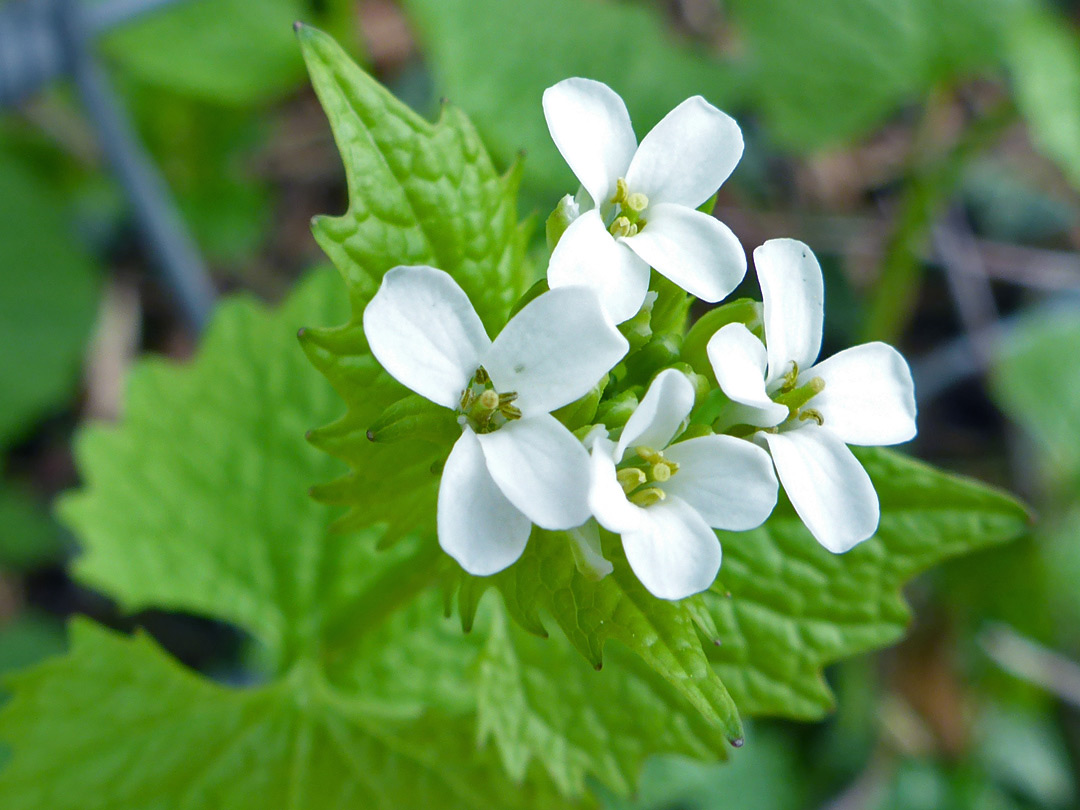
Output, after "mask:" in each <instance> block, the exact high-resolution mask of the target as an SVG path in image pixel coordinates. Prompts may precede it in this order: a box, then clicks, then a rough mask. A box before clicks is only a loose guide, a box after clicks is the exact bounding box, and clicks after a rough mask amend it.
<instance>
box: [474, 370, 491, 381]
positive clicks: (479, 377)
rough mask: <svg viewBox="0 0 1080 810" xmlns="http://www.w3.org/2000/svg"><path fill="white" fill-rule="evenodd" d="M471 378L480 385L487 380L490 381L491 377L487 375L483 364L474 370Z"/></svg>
mask: <svg viewBox="0 0 1080 810" xmlns="http://www.w3.org/2000/svg"><path fill="white" fill-rule="evenodd" d="M473 380H475V381H476V382H478V383H479V384H480V385H486V384H487V383H488V382H490V381H491V377H489V376H488V373H487V369H486V368H484V367H483V366H480V368H478V369H477V370H476V374H474V375H473Z"/></svg>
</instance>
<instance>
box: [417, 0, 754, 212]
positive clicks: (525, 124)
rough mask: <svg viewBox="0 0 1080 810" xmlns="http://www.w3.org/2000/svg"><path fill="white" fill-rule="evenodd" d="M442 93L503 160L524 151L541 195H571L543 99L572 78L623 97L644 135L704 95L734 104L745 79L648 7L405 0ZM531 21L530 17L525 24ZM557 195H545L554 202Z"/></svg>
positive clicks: (557, 0) (544, 0)
mask: <svg viewBox="0 0 1080 810" xmlns="http://www.w3.org/2000/svg"><path fill="white" fill-rule="evenodd" d="M404 5H405V8H406V10H407V11H408V13H409V16H410V17H411V19H412V20H413V22H414V23H415V25H416V29H417V31H418V33H419V36H420V39H421V40H422V42H423V43H424V45H425V46H426V53H427V54H428V56H429V57H430V59H431V62H432V68H433V70H434V73H435V79H436V82H437V84H438V87H439V92H440V93H442V94H445V95H446V96H448V97H449V98H450V99H451V100H453V101H454V102H455V103H458V104H461V106H462V107H464V108H465V109H466V110H467V111H468V112H469V114H470V115H471V116H473V118H474V119H475V120H477V121H482V122H483V132H484V137H485V140H486V141H487V143H489V144H490V145H491V147H492V148H493V149H494V150H495V152H496V154H497V155H498V156H499V157H500V158H501V159H503V160H508V159H510V158H511V157H513V155H515V154H517V152H518V150H520V149H522V148H524V149H525V151H526V154H527V160H526V161H525V182H526V184H527V186H528V187H529V188H530V189H531V190H534V191H539V192H544V193H550V192H551V191H552V190H556V191H558V190H559V189H561V190H562V193H566V192H570V193H573V191H574V189H576V188H577V181H575V180H574V179H573V176H572V175H571V174H570V171H569V169H567V167H566V164H565V163H564V162H563V160H562V158H561V157H560V156H559V153H558V151H557V150H556V149H555V145H554V144H553V143H552V142H551V138H550V137H549V136H548V132H547V125H546V124H545V123H544V113H543V110H542V109H541V107H540V98H541V96H542V94H543V92H544V89H545V88H547V87H549V86H551V85H553V84H555V83H556V82H558V81H560V80H561V79H565V78H566V77H567V76H585V77H587V78H590V79H597V80H599V81H603V82H606V83H608V84H609V85H611V87H612V88H614V89H615V90H616V91H617V92H619V93H620V94H622V96H623V98H624V99H625V100H626V104H627V106H628V108H629V110H630V114H631V116H632V117H633V119H634V125H635V127H636V128H637V131H638V135H639V136H641V135H644V134H645V133H646V132H647V131H648V130H649V128H650V127H652V125H653V124H655V123H656V122H657V121H659V120H660V119H661V118H662V117H663V116H664V115H666V114H667V112H668V110H670V109H671V108H672V107H674V106H675V105H676V104H678V103H679V102H680V101H682V100H683V99H685V98H687V97H688V96H692V95H697V94H701V95H703V96H705V97H706V98H707V99H709V101H711V102H712V103H714V104H717V105H720V106H722V107H723V106H727V105H728V104H730V102H731V100H732V99H733V98H734V97H735V95H736V94H737V93H738V92H739V89H740V86H741V84H742V82H741V77H740V76H739V75H738V74H737V73H736V71H735V70H733V69H732V68H731V67H728V66H725V65H724V64H722V63H721V62H719V61H718V60H716V59H713V58H710V57H709V56H707V55H705V54H704V53H699V52H697V50H696V49H694V48H691V47H689V46H688V45H687V44H686V43H683V44H682V45H681V46H680V43H679V42H678V41H677V40H675V39H674V38H673V36H672V35H671V34H670V33H669V32H667V31H666V30H665V24H664V20H663V19H662V18H661V16H660V15H659V14H658V13H657V12H656V11H655V10H653V9H650V8H648V7H647V6H646V5H645V4H628V3H614V2H593V1H592V0H406V2H405V4H404ZM523 21H527V22H523ZM554 201H555V200H554V198H552V199H551V200H545V202H546V204H547V205H548V206H550V205H552V204H553V203H554Z"/></svg>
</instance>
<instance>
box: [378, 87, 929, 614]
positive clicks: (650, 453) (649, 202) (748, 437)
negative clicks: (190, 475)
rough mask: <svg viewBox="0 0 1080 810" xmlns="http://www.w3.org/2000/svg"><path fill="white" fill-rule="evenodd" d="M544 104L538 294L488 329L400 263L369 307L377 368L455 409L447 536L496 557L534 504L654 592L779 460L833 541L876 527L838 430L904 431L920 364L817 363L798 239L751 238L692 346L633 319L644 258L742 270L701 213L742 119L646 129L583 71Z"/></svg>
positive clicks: (639, 313) (811, 292)
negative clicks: (747, 283) (552, 167)
mask: <svg viewBox="0 0 1080 810" xmlns="http://www.w3.org/2000/svg"><path fill="white" fill-rule="evenodd" d="M543 106H544V113H545V115H546V117H547V122H548V127H549V129H550V131H551V135H552V138H553V139H554V141H555V144H556V146H557V147H558V149H559V151H560V152H561V153H562V155H563V157H564V158H565V159H566V161H567V163H568V164H569V166H570V168H571V169H572V170H573V171H574V174H575V175H576V176H577V178H578V180H579V181H580V182H581V188H580V189H579V191H578V192H577V194H576V195H574V196H570V195H567V197H565V198H564V199H563V200H562V201H561V202H560V204H559V206H558V207H557V209H556V211H555V212H554V213H553V215H552V217H551V219H549V222H548V235H549V242H551V243H552V253H551V259H550V262H549V265H548V269H547V287H548V289H547V291H545V292H542V293H541V294H539V295H537V296H535V297H534V298H533V299H532V300H530V301H529V302H528V303H527V304H525V306H524V307H522V308H521V310H520V311H519V312H518V313H517V314H516V315H515V316H514V317H513V318H512V319H511V320H510V321H509V323H507V325H506V326H505V327H504V328H503V329H502V331H501V332H500V333H499V334H498V335H497V336H496V337H495V339H494V340H492V339H491V338H490V337H489V336H488V334H487V332H486V331H485V329H484V326H483V324H482V323H481V321H480V318H479V317H478V316H477V314H476V312H475V310H474V309H473V307H472V304H471V303H470V301H469V299H468V297H467V296H466V294H465V292H464V291H463V290H462V289H461V288H460V287H459V286H458V285H457V283H456V282H455V281H454V280H453V279H452V278H451V277H450V276H449V275H448V274H446V273H444V272H443V271H441V270H437V269H435V268H431V267H397V268H395V269H393V270H391V271H390V272H389V273H387V274H386V276H385V277H384V279H383V282H382V286H381V287H380V289H379V291H378V293H377V294H376V295H375V296H374V298H373V299H372V300H371V302H370V303H369V304H368V306H367V308H366V310H365V312H364V332H365V334H366V336H367V339H368V343H369V345H370V347H371V351H372V353H373V354H374V356H375V357H376V358H377V359H378V361H379V362H380V363H381V364H382V365H383V367H384V368H385V369H386V370H387V372H389V373H390V374H391V375H392V376H393V377H395V378H396V379H397V380H398V381H400V382H401V383H403V384H404V385H406V386H408V387H409V388H411V389H412V390H413V391H415V392H416V393H418V394H420V395H422V396H423V397H426V398H427V399H429V400H430V401H431V402H433V403H435V404H437V405H440V406H443V407H445V408H449V409H452V410H453V411H454V412H455V414H456V418H457V422H458V424H459V425H460V426H461V435H460V437H459V438H458V439H457V441H456V443H455V444H454V445H453V447H452V449H451V450H450V452H449V456H448V458H447V460H446V464H445V466H444V468H443V471H442V480H441V483H440V487H439V497H438V510H437V511H438V514H437V525H438V535H439V542H440V544H441V545H442V547H443V549H444V550H445V551H446V552H447V553H449V554H450V555H451V556H452V557H454V559H456V560H457V561H458V562H459V563H460V564H461V566H462V567H463V568H464V569H465V570H466V571H468V572H469V573H472V574H476V575H489V574H493V573H496V572H498V571H501V570H502V569H504V568H506V567H507V566H509V565H511V564H513V563H514V562H515V561H516V560H517V559H518V558H519V557H520V556H521V554H522V552H523V551H524V549H525V546H526V544H527V543H528V541H529V537H530V534H531V533H532V529H533V526H534V525H535V526H538V527H540V528H542V529H548V530H557V531H563V532H565V533H566V535H567V536H568V537H569V538H571V539H572V540H573V541H574V542H575V543H576V549H577V551H578V553H577V554H576V559H577V560H578V561H579V565H580V566H582V567H583V568H584V569H585V570H586V571H587V572H588V573H590V574H591V575H593V576H597V577H600V576H604V575H606V574H607V573H608V572H610V571H611V565H610V563H609V562H608V561H607V560H605V559H604V556H603V550H602V542H601V534H600V531H599V527H603V529H605V530H607V531H608V532H611V533H613V534H617V535H620V537H621V541H622V546H623V550H624V551H625V554H626V559H627V561H628V562H629V564H630V567H631V568H632V569H633V571H634V573H635V574H636V575H637V577H638V578H639V579H640V580H641V582H642V583H643V584H644V585H645V587H646V588H648V589H649V591H651V592H652V593H653V594H655V595H656V596H658V597H661V598H664V599H680V598H683V597H686V596H689V595H691V594H694V593H697V592H699V591H702V590H704V589H706V588H708V587H709V586H710V585H711V584H712V582H713V581H714V579H715V578H716V575H717V572H718V571H719V568H720V561H721V549H720V543H719V540H718V539H717V535H716V533H715V530H716V529H723V530H727V531H745V530H749V529H753V528H755V527H757V526H759V525H760V524H761V523H763V522H764V521H765V520H766V519H767V518H768V516H769V515H770V514H771V512H772V510H773V507H774V506H775V504H776V500H777V492H778V482H777V479H778V478H779V484H782V485H783V487H784V490H785V492H786V493H787V495H788V498H789V499H790V501H791V503H792V505H793V506H794V508H795V510H796V512H797V513H798V514H799V516H800V517H801V518H802V520H803V522H804V523H805V524H806V526H807V527H808V529H809V530H810V532H811V533H812V534H813V535H814V537H816V538H817V540H818V541H819V542H820V543H821V544H822V545H823V546H825V547H826V548H827V549H829V550H830V551H833V552H837V553H839V552H844V551H847V550H848V549H850V548H852V547H853V546H854V545H856V544H857V543H859V542H861V541H863V540H865V539H867V538H868V537H870V536H871V535H872V534H873V533H874V531H875V530H876V528H877V524H878V516H879V506H878V499H877V494H876V493H875V491H874V487H873V484H872V483H871V481H870V478H869V476H868V475H867V474H866V472H865V470H864V469H863V468H862V466H861V464H860V463H859V461H858V459H857V458H856V457H855V455H854V454H853V453H852V452H851V450H850V449H849V447H848V445H889V444H896V443H899V442H904V441H907V440H909V439H911V438H912V437H913V436H914V435H915V399H914V391H913V386H912V381H911V374H910V372H909V370H908V367H907V363H906V362H905V361H904V359H903V358H902V357H901V356H900V354H899V353H898V352H897V351H896V350H895V349H893V348H892V347H890V346H887V345H885V344H882V343H870V344H866V345H863V346H857V347H855V348H852V349H848V350H846V351H842V352H840V353H839V354H836V355H834V356H833V357H830V358H828V359H827V360H823V361H820V362H818V354H819V352H820V349H821V335H822V320H823V302H824V293H823V281H822V274H821V268H820V266H819V265H818V262H817V259H816V258H815V257H814V254H813V253H812V252H811V251H810V249H809V248H808V247H807V246H806V245H804V244H803V243H801V242H798V241H795V240H792V239H776V240H772V241H769V242H766V243H765V244H763V245H761V246H760V247H758V248H757V249H756V250H755V251H754V265H755V269H756V272H757V277H758V281H759V282H760V286H761V292H762V299H763V300H762V302H761V304H755V305H753V306H749V307H747V306H743V307H742V308H741V309H740V310H739V311H740V312H742V313H744V317H741V318H736V317H731V318H727V319H723V318H721V319H719V321H718V324H719V323H720V322H723V325H722V326H719V327H718V328H717V329H716V331H715V333H714V334H712V335H711V336H710V337H709V339H708V341H707V346H706V352H705V355H706V357H707V361H706V362H705V363H704V364H702V363H701V362H698V363H697V365H696V367H695V365H692V364H691V363H690V362H687V360H692V359H693V358H685V357H681V356H680V355H679V353H678V351H677V347H676V351H674V352H672V351H671V346H672V341H673V340H674V341H676V343H677V341H678V340H681V338H682V335H677V336H675V337H672V336H664V338H665V340H666V341H667V342H666V343H664V344H663V345H664V346H665V347H667V349H668V352H667V353H666V354H665V353H664V352H652V353H651V354H650V352H649V346H650V345H651V344H647V343H645V342H643V341H642V340H641V335H642V330H643V329H644V330H645V333H646V336H649V335H651V333H650V332H649V328H650V326H651V322H650V320H649V318H650V316H651V309H652V307H653V306H654V303H655V301H656V298H657V292H656V291H655V290H656V288H657V284H658V281H657V276H654V275H653V271H655V273H657V274H659V275H660V276H663V277H664V278H666V279H667V281H669V282H673V283H674V284H675V285H677V286H678V287H680V288H682V289H683V290H685V291H686V292H688V293H690V294H691V295H693V296H696V297H697V298H700V299H702V300H704V301H708V302H718V301H720V300H721V299H723V298H725V297H726V296H727V295H729V294H730V293H731V292H732V290H734V289H735V287H736V286H737V285H738V284H739V283H740V282H741V281H742V279H743V277H744V275H745V273H746V256H745V254H744V252H743V249H742V247H741V245H740V244H739V241H738V240H737V239H736V237H735V236H734V235H733V234H732V232H731V231H730V230H729V229H728V228H727V227H726V226H725V225H723V224H722V223H720V222H719V221H717V220H716V219H714V218H713V217H712V216H711V215H709V214H707V213H703V212H702V211H699V210H698V207H699V206H701V205H702V204H703V203H705V202H706V201H707V200H709V199H710V198H711V197H712V195H713V194H714V193H715V192H716V190H717V188H718V187H719V186H720V185H721V183H723V182H724V180H726V179H727V177H728V175H730V174H731V172H732V171H733V169H734V168H735V166H736V164H737V163H738V161H739V159H740V157H741V156H742V148H743V144H742V134H741V132H740V130H739V127H738V126H737V125H736V124H735V122H734V121H733V120H732V119H731V118H730V117H729V116H727V115H725V114H724V113H723V112H721V111H720V110H717V109H716V108H714V107H713V106H711V105H710V104H708V103H707V102H706V101H705V100H704V99H702V98H701V97H699V96H696V97H694V98H691V99H688V100H687V101H685V102H683V103H682V104H680V105H679V106H678V107H676V108H675V109H674V110H672V111H671V112H670V113H669V114H668V115H667V116H666V117H665V118H664V119H663V120H662V121H661V122H660V123H659V124H657V126H656V127H655V128H654V129H653V130H652V131H651V132H650V133H649V134H648V135H647V136H646V137H645V138H644V139H643V140H642V141H641V143H640V144H638V142H637V139H636V137H635V135H634V130H633V128H632V126H631V124H630V117H629V115H628V113H627V111H626V107H625V106H624V104H623V102H622V99H621V98H619V96H618V95H617V94H616V93H615V92H614V91H612V90H611V89H610V88H608V87H607V86H606V85H604V84H601V83H599V82H595V81H590V80H587V79H567V80H565V81H563V82H560V83H559V84H557V85H555V86H554V87H551V88H549V89H548V90H547V91H546V92H545V94H544V99H543ZM650 288H653V291H652V292H650ZM745 313H749V315H748V316H747V315H745ZM643 324H644V325H643ZM628 337H630V338H631V339H632V340H633V342H634V344H635V345H633V346H632V343H631V340H628ZM642 357H644V358H645V359H644V360H641V359H640V358H642ZM656 358H659V359H656ZM650 359H651V360H652V362H651V364H650V362H649V361H650ZM702 365H704V366H705V367H702ZM714 382H715V384H714ZM566 406H571V407H566ZM555 412H558V413H559V416H558V417H557V416H556V415H554V413H555ZM570 413H572V414H575V415H576V416H575V417H574V419H573V420H572V419H571V418H570V417H569V416H567V414H570ZM582 413H585V414H586V416H585V417H584V419H581V418H580V415H581V414H582ZM578 422H580V424H578ZM571 428H573V430H571Z"/></svg>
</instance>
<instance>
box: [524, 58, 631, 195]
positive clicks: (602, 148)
mask: <svg viewBox="0 0 1080 810" xmlns="http://www.w3.org/2000/svg"><path fill="white" fill-rule="evenodd" d="M544 117H545V118H546V119H547V125H548V131H549V132H550V133H551V139H552V140H553V141H555V146H557V147H558V149H559V152H561V153H562V156H563V159H564V160H566V162H567V164H568V165H569V166H570V169H571V170H572V171H573V172H574V174H575V175H576V176H577V179H578V180H580V181H581V185H583V186H584V187H585V190H586V191H588V192H589V196H591V197H592V198H593V203H594V204H595V205H596V206H597V207H600V205H602V204H603V203H604V202H606V201H607V200H609V199H610V198H611V197H612V196H613V195H614V194H615V182H616V181H617V180H618V179H619V178H620V177H624V176H625V175H626V170H627V168H628V167H629V166H630V160H631V158H633V156H634V150H635V149H637V136H635V135H634V128H633V126H632V125H631V124H630V114H629V113H628V112H627V111H626V105H625V104H624V103H623V100H622V99H621V98H619V94H618V93H616V92H615V91H614V90H612V89H611V88H610V87H608V86H607V85H606V84H603V83H602V82H597V81H593V80H592V79H577V78H574V79H564V80H563V81H561V82H559V83H558V84H556V85H555V86H554V87H549V88H548V89H547V90H545V91H544Z"/></svg>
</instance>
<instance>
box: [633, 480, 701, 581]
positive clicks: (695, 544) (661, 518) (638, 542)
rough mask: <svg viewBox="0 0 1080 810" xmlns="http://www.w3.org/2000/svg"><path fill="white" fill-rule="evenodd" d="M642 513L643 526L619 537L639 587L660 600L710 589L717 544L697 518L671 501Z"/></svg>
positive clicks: (690, 509)
mask: <svg viewBox="0 0 1080 810" xmlns="http://www.w3.org/2000/svg"><path fill="white" fill-rule="evenodd" d="M645 512H646V513H647V516H648V520H647V521H646V523H645V524H644V525H643V526H641V527H640V528H639V529H637V530H635V531H630V532H624V533H623V536H622V542H623V549H625V551H626V559H627V561H628V562H629V563H630V567H631V568H632V569H633V570H634V573H635V574H636V575H637V578H638V579H640V580H641V584H642V585H644V586H645V587H646V588H648V589H649V591H650V592H651V593H652V594H653V595H654V596H658V597H660V598H661V599H683V598H685V597H687V596H691V595H693V594H695V593H700V592H701V591H703V590H705V589H706V588H708V587H709V586H710V585H712V584H713V581H714V580H715V579H716V574H717V572H718V571H719V570H720V541H719V540H717V539H716V535H715V534H714V533H713V530H712V529H710V528H709V527H708V525H706V523H705V521H704V520H702V518H701V515H699V514H698V513H697V511H695V510H694V509H693V507H691V506H690V505H689V504H687V503H686V502H684V501H682V500H680V499H679V498H676V497H670V498H667V499H666V500H664V501H661V502H660V503H658V504H654V505H653V506H650V507H649V508H648V509H646V510H645Z"/></svg>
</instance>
